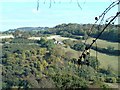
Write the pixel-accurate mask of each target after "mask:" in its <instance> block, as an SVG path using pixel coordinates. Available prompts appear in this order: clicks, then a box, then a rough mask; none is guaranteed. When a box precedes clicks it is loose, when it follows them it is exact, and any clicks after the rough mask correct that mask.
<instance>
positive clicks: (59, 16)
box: [0, 0, 118, 31]
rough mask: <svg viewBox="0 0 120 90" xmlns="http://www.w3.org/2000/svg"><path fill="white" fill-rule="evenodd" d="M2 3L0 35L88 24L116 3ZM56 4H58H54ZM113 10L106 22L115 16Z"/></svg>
mask: <svg viewBox="0 0 120 90" xmlns="http://www.w3.org/2000/svg"><path fill="white" fill-rule="evenodd" d="M44 1H45V3H44ZM51 1H52V3H51V7H50V8H49V6H50V0H39V10H38V11H37V0H0V31H6V30H9V29H16V28H19V27H54V26H56V25H58V24H62V23H78V24H88V23H94V22H95V20H94V18H95V17H96V16H99V15H101V14H102V12H103V11H104V10H105V9H106V8H107V7H108V6H109V5H110V4H111V3H112V1H115V0H96V1H95V0H78V1H79V4H80V6H81V8H82V9H81V8H80V7H78V4H77V0H51ZM53 1H56V2H55V3H54V2H53ZM117 11H118V7H117V6H116V7H114V8H112V9H111V10H110V11H109V13H107V15H106V17H105V18H108V17H110V16H114V15H115V14H116V12H117Z"/></svg>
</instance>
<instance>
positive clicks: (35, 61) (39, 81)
mask: <svg viewBox="0 0 120 90" xmlns="http://www.w3.org/2000/svg"><path fill="white" fill-rule="evenodd" d="M90 27H91V24H84V25H80V24H71V23H70V24H61V25H57V26H55V27H53V28H47V29H42V30H33V29H34V28H32V31H29V30H28V29H27V30H25V28H24V31H22V28H20V30H19V29H18V30H15V31H14V30H12V31H6V32H4V34H12V35H13V36H14V38H5V39H3V40H2V41H1V42H2V45H1V46H2V56H1V58H2V62H1V64H2V66H3V70H2V81H3V83H2V87H3V89H10V88H25V89H28V88H62V89H69V88H92V87H93V88H104V89H105V88H112V86H114V85H116V83H119V82H120V79H119V75H118V58H117V57H118V51H119V49H118V47H117V44H118V39H115V38H109V39H108V38H106V36H104V37H101V38H99V39H98V41H97V44H98V47H97V48H98V50H96V49H95V45H93V46H92V47H91V50H90V56H89V58H88V62H89V64H86V63H81V64H80V65H78V59H79V56H80V55H81V53H82V52H83V50H84V49H85V44H84V41H85V39H86V38H87V36H88V35H89V36H90V37H92V38H88V40H87V41H88V44H87V45H89V44H90V42H91V41H92V40H93V39H94V38H95V37H96V35H98V33H99V32H100V31H98V30H97V25H96V28H94V29H93V31H92V33H91V34H89V31H88V29H89V28H90ZM111 27H112V28H111ZM29 28H30V27H29ZM35 29H36V28H35ZM116 32H117V26H116V25H115V26H114V25H110V26H109V27H108V28H107V30H106V31H105V33H104V34H103V35H105V34H106V33H109V35H111V34H112V35H113V36H117V35H118V34H117V33H116ZM107 35H108V34H107ZM109 35H108V36H109ZM30 37H37V38H38V37H40V40H38V39H33V40H32V39H28V38H30ZM111 37H112V36H111ZM110 41H111V42H110ZM96 51H97V59H96ZM84 62H85V60H84ZM111 84H112V85H111Z"/></svg>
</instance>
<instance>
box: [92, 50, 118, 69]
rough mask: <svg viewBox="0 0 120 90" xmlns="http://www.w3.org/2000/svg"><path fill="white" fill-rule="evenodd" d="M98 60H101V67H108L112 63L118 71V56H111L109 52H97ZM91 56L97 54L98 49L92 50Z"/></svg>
mask: <svg viewBox="0 0 120 90" xmlns="http://www.w3.org/2000/svg"><path fill="white" fill-rule="evenodd" d="M97 53H98V54H97V57H98V60H99V61H100V64H101V65H100V67H104V68H107V67H108V65H110V66H111V67H112V68H113V69H114V70H115V71H118V56H110V55H107V54H103V53H99V52H97ZM91 56H96V51H95V50H91Z"/></svg>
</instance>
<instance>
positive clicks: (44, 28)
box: [7, 27, 49, 32]
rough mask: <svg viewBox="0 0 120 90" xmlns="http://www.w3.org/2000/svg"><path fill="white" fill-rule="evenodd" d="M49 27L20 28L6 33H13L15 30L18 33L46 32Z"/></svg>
mask: <svg viewBox="0 0 120 90" xmlns="http://www.w3.org/2000/svg"><path fill="white" fill-rule="evenodd" d="M48 29H49V27H20V28H17V29H9V30H8V31H7V32H14V31H16V30H20V31H39V30H48Z"/></svg>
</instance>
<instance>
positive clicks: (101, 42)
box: [87, 38, 118, 50]
mask: <svg viewBox="0 0 120 90" xmlns="http://www.w3.org/2000/svg"><path fill="white" fill-rule="evenodd" d="M94 39H95V38H89V39H88V40H87V43H89V44H91V43H92V40H94ZM93 45H94V46H95V44H93ZM97 46H98V47H101V48H107V47H108V46H112V47H114V49H115V50H118V43H116V42H108V41H106V40H101V39H98V40H97Z"/></svg>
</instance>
